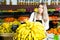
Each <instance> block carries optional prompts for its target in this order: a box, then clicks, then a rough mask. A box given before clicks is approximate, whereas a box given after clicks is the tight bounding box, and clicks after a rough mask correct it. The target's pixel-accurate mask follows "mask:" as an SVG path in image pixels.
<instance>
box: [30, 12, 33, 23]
mask: <svg viewBox="0 0 60 40" xmlns="http://www.w3.org/2000/svg"><path fill="white" fill-rule="evenodd" d="M33 19H34V12H32V13H31V16H30V18H29V21H31V22H32V21H33Z"/></svg>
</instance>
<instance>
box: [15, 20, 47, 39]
mask: <svg viewBox="0 0 60 40" xmlns="http://www.w3.org/2000/svg"><path fill="white" fill-rule="evenodd" d="M45 37H46V34H45V31H44V26H43V25H42V24H41V23H40V22H29V21H25V23H24V24H21V25H20V26H19V27H18V28H17V30H16V33H15V36H14V40H43V39H44V38H45Z"/></svg>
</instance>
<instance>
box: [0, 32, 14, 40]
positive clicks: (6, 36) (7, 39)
mask: <svg viewBox="0 0 60 40" xmlns="http://www.w3.org/2000/svg"><path fill="white" fill-rule="evenodd" d="M13 34H14V33H0V38H1V40H13Z"/></svg>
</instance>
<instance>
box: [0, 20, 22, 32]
mask: <svg viewBox="0 0 60 40" xmlns="http://www.w3.org/2000/svg"><path fill="white" fill-rule="evenodd" d="M20 24H21V23H20V22H19V21H17V20H15V21H13V22H6V21H5V22H2V23H1V24H0V33H12V32H14V31H13V30H14V28H13V27H15V26H14V25H18V26H19V25H20Z"/></svg>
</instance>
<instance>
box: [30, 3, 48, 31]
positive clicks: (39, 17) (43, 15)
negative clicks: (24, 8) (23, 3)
mask: <svg viewBox="0 0 60 40" xmlns="http://www.w3.org/2000/svg"><path fill="white" fill-rule="evenodd" d="M29 21H31V22H32V21H34V22H36V21H39V22H41V23H42V24H43V25H44V26H45V30H48V29H49V17H48V12H47V6H46V4H44V3H40V4H39V6H38V12H36V11H35V12H32V14H31V16H30V18H29Z"/></svg>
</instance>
